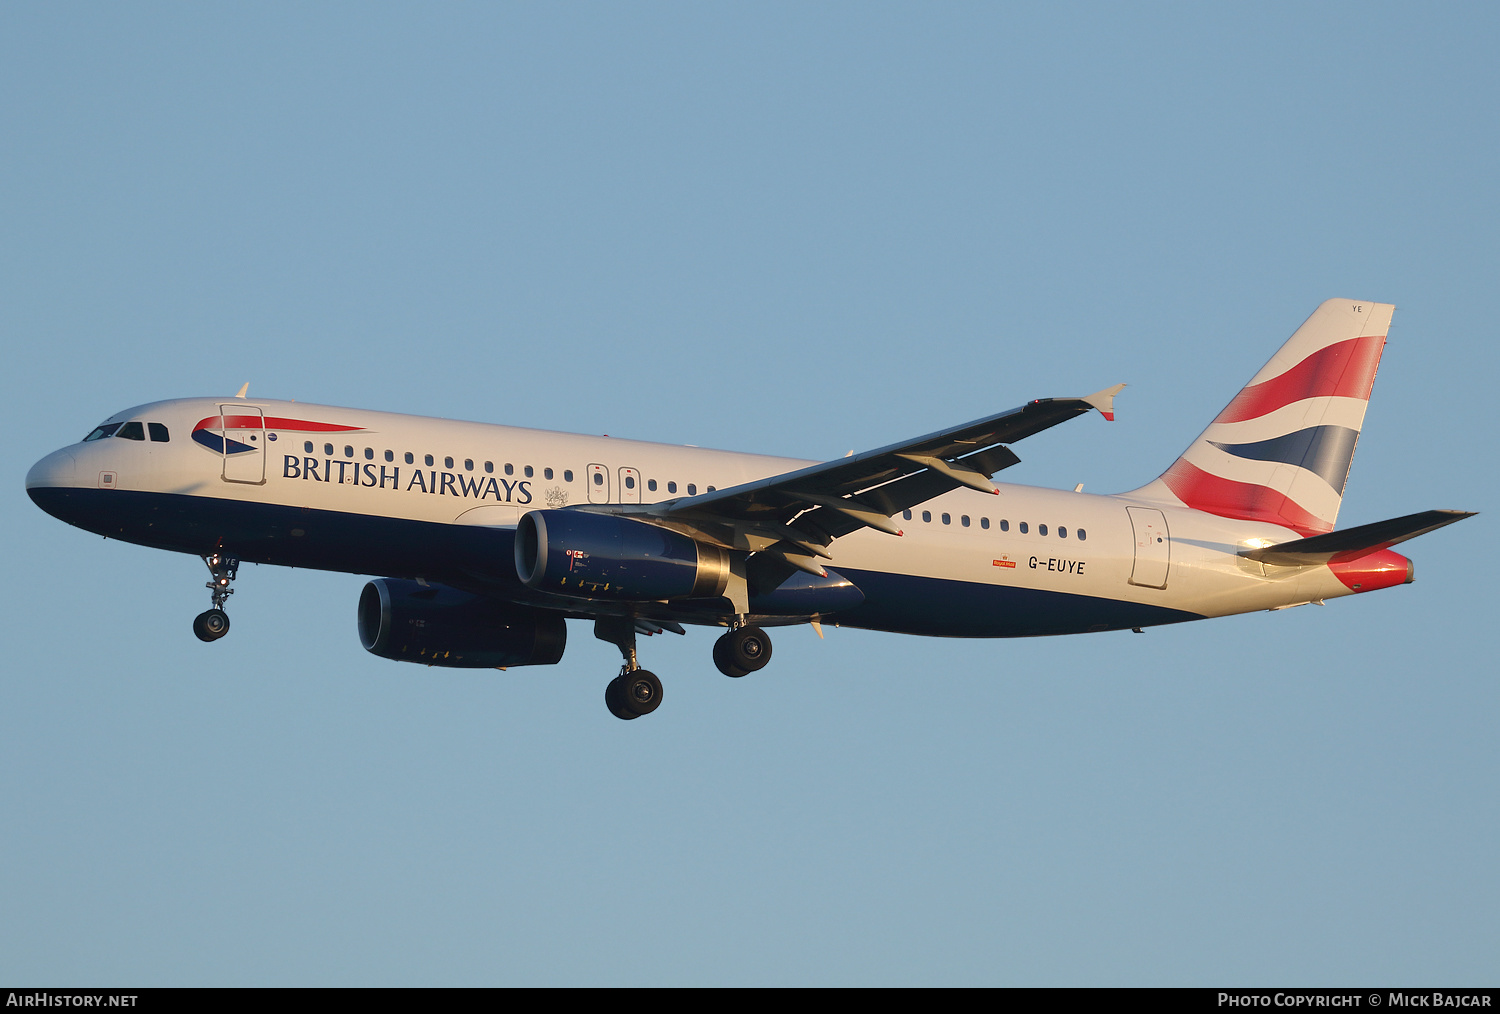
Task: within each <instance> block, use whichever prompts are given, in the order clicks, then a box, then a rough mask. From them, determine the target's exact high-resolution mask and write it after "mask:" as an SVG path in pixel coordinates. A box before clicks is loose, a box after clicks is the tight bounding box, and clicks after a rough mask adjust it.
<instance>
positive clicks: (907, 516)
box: [901, 511, 911, 521]
mask: <svg viewBox="0 0 1500 1014" xmlns="http://www.w3.org/2000/svg"><path fill="white" fill-rule="evenodd" d="M901 516H902V517H903V518H905V519H906V520H907V521H910V520H911V511H902V512H901Z"/></svg>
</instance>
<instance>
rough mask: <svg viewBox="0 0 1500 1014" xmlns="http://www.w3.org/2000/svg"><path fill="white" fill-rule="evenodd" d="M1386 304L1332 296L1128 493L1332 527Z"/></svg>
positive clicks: (1227, 513)
mask: <svg viewBox="0 0 1500 1014" xmlns="http://www.w3.org/2000/svg"><path fill="white" fill-rule="evenodd" d="M1393 310H1395V307H1394V306H1391V305H1390V304H1388V303H1365V302H1360V301H1358V300H1352V299H1330V300H1329V301H1328V302H1326V303H1324V304H1323V305H1322V306H1320V307H1318V308H1317V310H1315V311H1314V312H1313V315H1312V316H1311V317H1309V318H1307V321H1306V322H1305V323H1304V324H1303V325H1302V326H1301V327H1299V328H1298V329H1297V333H1296V334H1294V335H1292V337H1291V339H1290V340H1288V341H1287V343H1286V344H1285V345H1283V346H1282V347H1281V351H1279V352H1277V353H1276V355H1274V356H1273V357H1271V361H1270V362H1269V363H1267V364H1266V365H1265V366H1264V367H1263V368H1262V369H1261V371H1260V372H1259V373H1257V374H1256V375H1255V376H1254V377H1252V378H1251V379H1250V383H1249V384H1247V385H1246V386H1245V389H1244V390H1242V391H1241V392H1240V393H1239V394H1237V395H1235V397H1234V400H1233V401H1231V402H1230V403H1229V405H1228V406H1227V407H1226V408H1225V409H1224V411H1222V412H1220V413H1219V415H1218V418H1216V419H1215V420H1214V421H1213V422H1212V423H1210V424H1209V427H1208V429H1206V430H1204V431H1203V435H1202V436H1200V437H1199V438H1198V439H1197V440H1195V441H1193V443H1192V445H1191V446H1190V447H1188V449H1187V450H1186V451H1184V452H1183V454H1182V457H1180V458H1178V459H1177V460H1176V462H1174V463H1173V465H1172V467H1171V468H1169V469H1167V470H1166V472H1164V473H1163V474H1162V476H1161V478H1159V479H1157V480H1156V481H1155V482H1153V483H1151V484H1150V485H1148V486H1145V487H1143V488H1142V489H1139V490H1137V491H1136V495H1139V496H1142V497H1147V498H1151V499H1158V500H1168V501H1172V500H1175V501H1178V502H1180V503H1183V504H1185V505H1187V506H1188V507H1192V508H1194V509H1196V510H1201V511H1207V512H1208V513H1210V514H1217V515H1220V516H1221V517H1227V518H1237V519H1240V520H1245V521H1268V522H1270V523H1272V524H1277V525H1284V526H1286V527H1287V528H1291V529H1293V530H1295V531H1297V532H1298V533H1300V534H1302V535H1307V536H1310V535H1318V534H1321V533H1323V532H1331V531H1333V525H1334V522H1335V521H1336V520H1338V514H1339V505H1340V503H1341V502H1342V501H1343V498H1344V484H1345V482H1347V480H1348V478H1349V465H1350V463H1351V462H1352V461H1353V460H1354V446H1355V444H1356V443H1358V441H1359V431H1360V427H1361V426H1363V425H1364V420H1365V409H1366V408H1367V407H1368V406H1369V404H1370V388H1371V387H1372V386H1374V384H1375V370H1376V368H1377V367H1378V366H1379V365H1380V354H1381V352H1382V351H1384V349H1385V337H1386V332H1387V331H1388V330H1389V329H1390V325H1391V313H1392V311H1393Z"/></svg>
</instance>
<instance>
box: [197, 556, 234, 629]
mask: <svg viewBox="0 0 1500 1014" xmlns="http://www.w3.org/2000/svg"><path fill="white" fill-rule="evenodd" d="M203 562H204V564H205V565H206V566H207V567H208V572H209V574H210V575H212V580H210V581H209V582H208V584H206V585H204V587H205V588H207V589H208V590H209V591H210V592H212V593H213V601H214V604H213V608H212V609H209V610H207V611H206V612H201V613H199V614H198V615H197V616H196V617H194V619H193V633H195V634H197V635H198V640H200V641H217V640H218V639H219V638H221V637H223V636H224V635H225V634H227V633H229V614H228V613H226V612H224V602H225V600H226V599H228V598H229V596H231V595H233V594H234V589H233V588H231V587H229V586H230V584H231V583H233V581H234V578H235V575H236V574H238V573H239V570H240V561H238V560H236V559H235V558H234V557H232V556H223V555H222V554H219V553H214V554H213V555H212V556H205V557H204V558H203Z"/></svg>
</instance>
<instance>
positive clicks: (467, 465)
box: [464, 458, 474, 472]
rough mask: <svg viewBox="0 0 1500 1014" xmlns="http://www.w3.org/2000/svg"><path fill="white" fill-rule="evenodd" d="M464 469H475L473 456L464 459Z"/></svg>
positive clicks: (470, 470) (466, 470) (468, 470)
mask: <svg viewBox="0 0 1500 1014" xmlns="http://www.w3.org/2000/svg"><path fill="white" fill-rule="evenodd" d="M464 471H465V472H472V471H474V459H473V458H465V459H464Z"/></svg>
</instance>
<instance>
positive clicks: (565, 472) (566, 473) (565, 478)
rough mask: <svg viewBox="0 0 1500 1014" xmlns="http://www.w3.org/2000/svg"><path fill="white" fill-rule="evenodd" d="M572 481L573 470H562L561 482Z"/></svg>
mask: <svg viewBox="0 0 1500 1014" xmlns="http://www.w3.org/2000/svg"><path fill="white" fill-rule="evenodd" d="M572 481H573V470H572V469H571V468H567V469H564V470H563V482H572Z"/></svg>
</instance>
